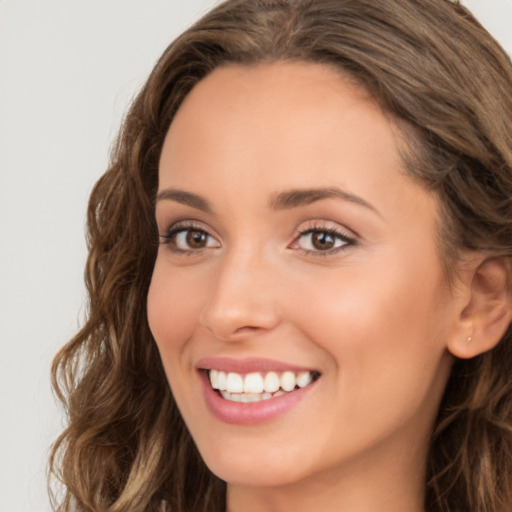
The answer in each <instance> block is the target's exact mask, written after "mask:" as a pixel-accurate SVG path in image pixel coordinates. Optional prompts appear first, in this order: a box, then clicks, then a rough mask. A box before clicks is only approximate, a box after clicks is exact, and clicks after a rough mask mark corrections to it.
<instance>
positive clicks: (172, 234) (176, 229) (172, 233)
mask: <svg viewBox="0 0 512 512" xmlns="http://www.w3.org/2000/svg"><path fill="white" fill-rule="evenodd" d="M191 231H195V232H197V233H200V234H201V235H206V237H208V238H209V239H213V240H215V238H214V237H213V236H212V235H210V234H209V233H208V231H206V230H205V229H204V228H203V227H201V226H200V225H198V224H195V223H193V222H191V223H180V224H176V225H174V226H173V227H171V228H170V229H169V230H168V231H167V233H166V234H164V235H159V237H160V238H161V239H163V240H161V241H160V242H159V243H160V245H169V246H170V249H171V251H173V252H176V253H178V254H184V255H192V254H197V253H199V252H201V251H202V250H204V249H208V248H209V247H204V248H198V249H193V248H191V249H188V250H187V249H180V248H178V247H177V245H176V237H177V236H178V235H179V234H180V233H185V234H186V233H187V232H191Z"/></svg>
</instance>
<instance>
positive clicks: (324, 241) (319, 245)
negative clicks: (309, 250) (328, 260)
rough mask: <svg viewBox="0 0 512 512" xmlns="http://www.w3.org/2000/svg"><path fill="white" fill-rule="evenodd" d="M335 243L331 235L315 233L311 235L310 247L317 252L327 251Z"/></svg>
mask: <svg viewBox="0 0 512 512" xmlns="http://www.w3.org/2000/svg"><path fill="white" fill-rule="evenodd" d="M335 243H336V238H335V237H334V236H333V235H332V234H331V233H326V232H325V231H315V232H314V233H311V245H312V246H313V247H314V248H315V249H317V250H319V251H328V250H329V249H332V248H333V247H334V245H335Z"/></svg>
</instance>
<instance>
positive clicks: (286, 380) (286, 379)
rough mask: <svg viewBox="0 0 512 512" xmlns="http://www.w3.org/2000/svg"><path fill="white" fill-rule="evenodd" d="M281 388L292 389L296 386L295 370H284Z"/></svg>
mask: <svg viewBox="0 0 512 512" xmlns="http://www.w3.org/2000/svg"><path fill="white" fill-rule="evenodd" d="M281 388H283V389H284V391H291V390H292V389H294V388H295V374H294V373H293V372H284V373H283V374H282V375H281Z"/></svg>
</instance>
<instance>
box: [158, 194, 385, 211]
mask: <svg viewBox="0 0 512 512" xmlns="http://www.w3.org/2000/svg"><path fill="white" fill-rule="evenodd" d="M331 198H339V199H343V200H344V201H348V202H350V203H354V204H356V205H359V206H364V207H365V208H368V209H369V210H372V211H373V212H375V213H376V214H377V215H379V216H380V213H379V212H378V210H377V209H376V208H375V207H374V206H373V205H371V204H370V203H368V202H367V201H365V200H364V199H363V198H361V197H359V196H356V195H354V194H350V193H349V192H345V191H343V190H341V189H339V188H336V187H327V188H308V189H293V190H287V191H284V192H280V193H278V194H275V195H274V196H273V197H272V198H271V199H270V207H271V208H272V209H273V210H290V209H292V208H298V207H300V206H307V205H309V204H312V203H315V202H316V201H321V200H322V199H331ZM156 200H157V201H163V200H168V201H175V202H177V203H180V204H184V205H186V206H190V207H191V208H195V209H197V210H201V211H203V212H205V213H213V209H212V207H211V206H210V203H209V202H208V201H207V200H206V199H204V198H203V197H201V196H199V195H197V194H194V193H192V192H186V191H185V190H179V189H174V188H168V189H164V190H162V191H160V192H159V193H158V194H157V196H156Z"/></svg>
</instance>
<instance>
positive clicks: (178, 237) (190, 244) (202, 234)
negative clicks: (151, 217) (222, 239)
mask: <svg viewBox="0 0 512 512" xmlns="http://www.w3.org/2000/svg"><path fill="white" fill-rule="evenodd" d="M160 238H162V239H163V240H164V241H163V242H161V243H163V244H166V245H169V246H170V249H171V250H173V251H174V252H193V251H201V250H203V249H209V248H218V247H220V243H219V241H218V240H217V239H216V238H214V237H213V236H212V235H210V234H209V233H208V232H207V231H204V230H202V229H199V228H196V227H176V228H175V229H171V230H170V231H169V232H168V233H167V234H166V235H160Z"/></svg>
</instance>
